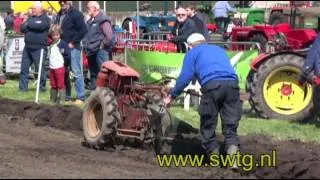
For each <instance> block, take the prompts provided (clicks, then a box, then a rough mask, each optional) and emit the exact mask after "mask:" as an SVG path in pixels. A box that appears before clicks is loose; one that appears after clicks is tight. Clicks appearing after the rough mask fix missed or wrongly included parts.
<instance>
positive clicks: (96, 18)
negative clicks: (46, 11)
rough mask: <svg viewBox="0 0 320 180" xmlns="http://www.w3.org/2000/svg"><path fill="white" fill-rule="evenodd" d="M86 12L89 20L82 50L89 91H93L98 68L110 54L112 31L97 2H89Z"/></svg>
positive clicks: (108, 20)
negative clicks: (87, 64)
mask: <svg viewBox="0 0 320 180" xmlns="http://www.w3.org/2000/svg"><path fill="white" fill-rule="evenodd" d="M87 11H88V15H89V16H90V19H89V20H88V22H87V27H88V33H87V34H86V35H85V37H84V38H83V48H84V50H85V52H86V55H87V58H88V62H89V71H90V80H91V89H92V90H94V89H95V88H96V78H97V75H98V73H99V71H100V67H101V65H102V64H103V63H104V62H105V61H107V60H109V57H110V56H109V55H110V54H111V53H112V48H113V30H112V27H111V22H110V19H109V18H108V17H107V16H106V15H105V14H104V13H103V12H102V11H101V10H100V5H99V3H98V2H97V1H89V3H88V4H87Z"/></svg>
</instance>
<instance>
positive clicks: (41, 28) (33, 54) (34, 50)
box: [19, 2, 50, 92]
mask: <svg viewBox="0 0 320 180" xmlns="http://www.w3.org/2000/svg"><path fill="white" fill-rule="evenodd" d="M32 10H33V16H31V17H29V18H28V19H25V20H24V22H23V23H22V25H21V29H20V30H21V32H22V33H24V34H25V37H24V41H25V47H24V50H23V54H22V62H21V72H20V82H19V89H20V91H22V92H26V91H27V90H28V79H29V68H30V65H31V64H32V63H34V64H35V68H36V69H35V71H36V73H37V72H38V69H39V63H40V57H41V49H43V52H44V54H43V63H42V65H43V66H42V67H41V77H40V78H41V81H40V90H41V91H45V86H46V80H47V74H46V70H45V68H44V64H45V60H46V58H45V57H46V54H47V42H48V31H49V28H50V19H49V18H48V17H47V16H46V15H44V14H43V6H42V4H41V3H40V2H35V3H34V5H33V8H32Z"/></svg>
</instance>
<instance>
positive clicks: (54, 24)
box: [5, 1, 115, 105]
mask: <svg viewBox="0 0 320 180" xmlns="http://www.w3.org/2000/svg"><path fill="white" fill-rule="evenodd" d="M59 3H60V5H61V10H60V11H59V12H58V13H57V14H54V13H53V11H52V8H49V9H48V10H45V9H44V7H43V5H42V3H41V2H35V3H34V4H33V6H32V8H30V12H29V15H27V14H23V13H18V14H17V16H13V13H12V12H11V11H10V12H8V16H7V17H6V18H5V24H6V30H7V31H10V29H13V30H14V31H16V32H17V33H21V34H23V35H24V38H25V47H24V50H23V54H22V62H21V69H20V80H19V90H20V91H21V92H27V91H28V81H29V69H30V66H31V65H32V64H34V67H35V71H36V74H38V72H37V71H38V70H39V69H41V75H40V76H41V77H40V91H46V90H47V88H46V80H47V77H48V75H49V79H50V86H51V87H50V99H51V101H52V102H54V103H63V104H71V88H72V86H71V78H73V79H74V80H75V83H74V86H75V91H76V94H77V95H76V100H75V101H74V102H73V103H74V104H76V105H81V104H83V103H84V101H85V82H84V75H83V65H82V60H81V56H82V54H81V50H82V49H83V51H84V52H85V54H86V56H87V58H88V60H89V71H90V79H91V83H90V84H91V87H90V88H91V90H94V89H95V88H96V87H95V80H96V77H97V75H98V71H99V70H100V66H101V64H102V63H103V62H105V61H107V60H109V59H110V56H109V55H110V53H111V50H112V47H113V46H114V40H115V37H114V31H113V29H112V25H111V20H110V18H109V17H107V16H106V15H105V13H104V12H103V11H101V9H100V5H99V3H98V2H97V1H89V2H88V3H87V6H86V9H87V13H88V16H89V18H88V21H85V16H84V14H83V13H82V12H80V11H79V10H77V9H76V8H74V7H73V6H72V3H71V1H59ZM40 57H44V58H43V64H42V67H41V68H39V66H40ZM46 67H48V68H46ZM71 75H72V76H71Z"/></svg>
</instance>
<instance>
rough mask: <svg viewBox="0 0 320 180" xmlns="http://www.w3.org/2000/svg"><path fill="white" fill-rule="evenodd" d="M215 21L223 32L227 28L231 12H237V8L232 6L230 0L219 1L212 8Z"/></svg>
mask: <svg viewBox="0 0 320 180" xmlns="http://www.w3.org/2000/svg"><path fill="white" fill-rule="evenodd" d="M212 11H213V14H214V18H215V22H216V24H217V26H218V28H219V29H218V31H219V32H220V33H223V32H225V31H226V29H227V25H228V22H229V12H234V13H235V12H236V9H234V8H232V7H231V6H230V5H229V3H228V1H218V2H216V4H215V5H214V7H213V8H212Z"/></svg>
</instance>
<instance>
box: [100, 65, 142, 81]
mask: <svg viewBox="0 0 320 180" xmlns="http://www.w3.org/2000/svg"><path fill="white" fill-rule="evenodd" d="M102 68H105V69H107V70H111V71H114V72H116V73H117V74H118V75H120V76H123V77H124V76H127V77H137V78H139V77H140V74H139V73H138V72H137V71H135V70H134V69H132V68H130V67H129V66H127V65H125V64H123V63H121V62H118V61H108V62H105V63H103V64H102Z"/></svg>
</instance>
